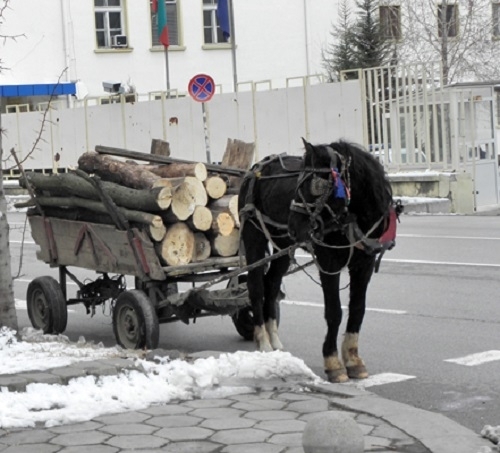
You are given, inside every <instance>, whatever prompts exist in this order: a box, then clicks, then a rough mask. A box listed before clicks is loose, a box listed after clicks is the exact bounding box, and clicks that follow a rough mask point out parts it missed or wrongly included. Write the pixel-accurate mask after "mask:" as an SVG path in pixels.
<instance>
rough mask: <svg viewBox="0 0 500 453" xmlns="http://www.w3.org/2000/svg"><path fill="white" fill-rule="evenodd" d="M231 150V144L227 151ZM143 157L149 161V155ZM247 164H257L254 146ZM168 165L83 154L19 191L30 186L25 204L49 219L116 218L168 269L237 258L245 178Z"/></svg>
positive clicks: (211, 168)
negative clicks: (142, 236)
mask: <svg viewBox="0 0 500 453" xmlns="http://www.w3.org/2000/svg"><path fill="white" fill-rule="evenodd" d="M240 143H243V142H240ZM231 144H232V143H230V141H229V140H228V149H229V147H230V145H231ZM233 145H234V143H233ZM101 148H105V147H101ZM96 149H97V148H96ZM226 153H227V150H226ZM144 156H145V159H144V160H146V159H147V157H148V155H147V154H145V155H144ZM150 156H151V155H150ZM248 159H253V146H252V147H251V157H248V156H247V160H248ZM157 160H158V159H156V161H157ZM169 160H171V161H172V162H171V163H168V164H158V163H155V159H153V156H151V161H147V162H148V163H137V162H136V160H123V159H118V158H115V157H113V156H110V155H106V153H105V152H86V153H84V154H82V155H81V156H80V158H79V159H78V169H77V170H75V171H74V172H69V173H59V174H52V175H44V174H41V173H34V172H27V173H26V174H25V176H26V180H27V182H28V184H27V182H26V180H25V179H22V180H21V185H22V186H24V187H28V188H29V187H31V189H33V190H34V193H35V194H36V196H35V199H34V200H30V202H27V203H26V204H25V206H38V207H39V208H41V210H42V211H43V213H44V215H46V216H48V217H60V218H66V219H70V220H79V221H86V222H93V223H106V224H115V225H116V224H117V223H119V222H117V218H116V217H117V216H118V217H119V218H121V219H124V220H125V222H126V223H127V224H128V226H131V227H137V228H140V229H141V230H143V231H145V232H147V234H148V235H149V236H150V238H151V239H152V240H153V242H154V244H155V249H156V251H157V255H158V257H159V258H160V262H162V264H164V265H168V266H176V265H182V264H188V263H191V262H198V261H203V260H205V259H207V258H208V257H210V256H221V257H228V256H234V255H236V254H237V253H238V247H239V226H240V222H239V218H238V195H237V193H238V189H239V184H241V179H242V175H243V173H244V172H243V171H241V172H240V173H239V174H238V172H235V171H234V170H235V169H234V168H233V167H225V166H223V165H213V164H212V165H205V164H203V163H201V162H190V161H176V160H175V159H169ZM250 162H251V160H250ZM250 162H247V163H248V165H249V164H250ZM226 170H232V171H226Z"/></svg>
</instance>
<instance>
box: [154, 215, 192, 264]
mask: <svg viewBox="0 0 500 453" xmlns="http://www.w3.org/2000/svg"><path fill="white" fill-rule="evenodd" d="M194 248H195V238H194V233H193V232H192V231H191V230H190V229H189V227H188V226H187V225H186V224H185V223H183V222H178V223H175V224H173V225H172V226H170V227H169V228H168V229H167V234H166V235H165V237H164V238H163V241H162V242H161V244H160V247H159V255H160V258H161V259H162V260H163V261H164V262H165V263H167V264H168V265H169V266H176V265H180V264H188V263H190V262H191V261H192V260H193V255H194Z"/></svg>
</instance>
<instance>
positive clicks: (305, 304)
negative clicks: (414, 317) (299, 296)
mask: <svg viewBox="0 0 500 453" xmlns="http://www.w3.org/2000/svg"><path fill="white" fill-rule="evenodd" d="M281 303H282V304H286V305H299V306H301V307H315V308H323V304H318V303H315V302H301V301H298V300H287V299H285V300H282V301H281ZM342 308H343V309H344V310H348V309H349V307H347V306H346V305H342ZM366 311H375V312H379V313H387V314H391V315H405V314H406V313H407V312H406V311H404V310H393V309H390V308H369V307H367V308H366Z"/></svg>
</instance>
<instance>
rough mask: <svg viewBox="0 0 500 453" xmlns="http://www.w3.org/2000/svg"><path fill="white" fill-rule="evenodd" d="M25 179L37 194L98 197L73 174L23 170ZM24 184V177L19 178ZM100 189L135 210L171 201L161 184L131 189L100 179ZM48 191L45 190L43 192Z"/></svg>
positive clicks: (152, 209)
mask: <svg viewBox="0 0 500 453" xmlns="http://www.w3.org/2000/svg"><path fill="white" fill-rule="evenodd" d="M26 179H27V180H28V182H29V183H30V184H31V185H32V187H34V189H35V191H36V192H37V193H39V194H45V195H51V196H67V195H77V196H79V197H82V198H87V199H90V200H100V199H101V197H100V195H99V192H98V191H97V190H96V188H95V187H94V186H93V185H92V184H91V183H90V182H89V181H86V180H85V179H84V178H82V177H80V176H78V175H76V174H74V173H57V174H49V175H47V174H43V173H36V172H26ZM19 184H20V185H21V187H26V181H25V180H24V178H21V179H20V180H19ZM101 184H102V188H103V190H104V191H105V192H106V193H107V194H108V195H109V196H110V197H111V199H112V200H113V201H114V202H115V203H116V204H117V205H118V206H122V207H124V208H128V209H134V210H138V211H150V212H156V211H160V210H163V209H167V208H168V207H169V206H170V203H171V201H172V191H171V189H167V188H164V187H159V188H154V189H142V190H138V189H132V188H130V187H125V186H122V185H120V184H116V183H112V182H109V181H101ZM47 192H48V193H47Z"/></svg>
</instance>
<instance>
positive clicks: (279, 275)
mask: <svg viewBox="0 0 500 453" xmlns="http://www.w3.org/2000/svg"><path fill="white" fill-rule="evenodd" d="M289 265H290V258H289V257H288V256H287V255H285V256H282V257H280V258H276V259H274V260H273V261H272V262H271V266H270V267H269V270H268V271H267V273H266V276H265V277H264V307H263V311H264V321H265V325H266V330H267V333H268V335H269V339H270V342H271V346H272V348H273V349H274V350H276V349H280V350H281V349H283V345H282V344H281V341H280V339H279V336H278V322H277V304H278V303H279V298H280V296H281V282H282V280H283V275H285V273H286V271H287V270H288V266H289Z"/></svg>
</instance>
